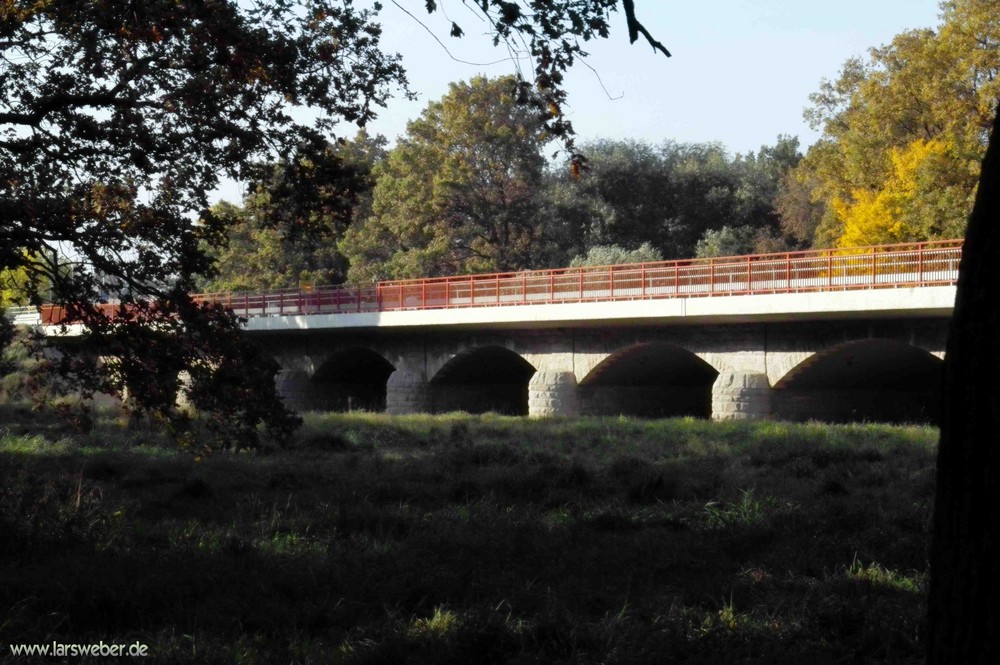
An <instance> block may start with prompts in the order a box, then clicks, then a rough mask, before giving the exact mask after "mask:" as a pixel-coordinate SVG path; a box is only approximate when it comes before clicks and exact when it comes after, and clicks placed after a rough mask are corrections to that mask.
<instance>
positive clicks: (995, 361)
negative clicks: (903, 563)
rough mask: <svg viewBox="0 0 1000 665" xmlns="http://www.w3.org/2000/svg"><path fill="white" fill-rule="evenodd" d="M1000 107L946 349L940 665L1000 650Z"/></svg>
mask: <svg viewBox="0 0 1000 665" xmlns="http://www.w3.org/2000/svg"><path fill="white" fill-rule="evenodd" d="M998 219H1000V113H997V114H996V117H995V120H994V122H993V131H992V134H991V135H990V141H989V146H988V148H987V151H986V157H985V158H984V160H983V164H982V169H981V172H980V178H979V187H978V191H977V193H976V201H975V205H974V207H973V209H972V214H971V215H970V217H969V224H968V230H967V232H966V241H965V248H964V251H963V255H962V263H961V266H960V268H959V277H958V293H957V296H956V299H955V311H954V314H953V316H952V321H951V329H950V332H949V335H948V345H947V349H946V355H945V391H944V394H945V402H944V413H943V418H942V421H941V440H940V445H939V447H938V458H937V488H936V494H935V500H934V539H933V543H932V546H931V576H930V578H931V579H930V598H929V601H928V603H929V613H928V633H927V637H928V654H929V658H928V662H929V663H931V664H932V665H945V664H950V663H970V664H973V665H976V664H982V665H986V664H987V663H995V662H997V660H1000V641H998V639H997V636H998V635H1000V625H998V622H1000V516H998V513H997V511H996V509H995V506H996V505H997V503H998V501H1000V446H998V445H997V432H998V431H1000V391H997V390H996V389H995V388H994V384H995V382H996V377H997V376H998V375H1000V344H998V343H997V340H1000V226H998V225H997V220H998Z"/></svg>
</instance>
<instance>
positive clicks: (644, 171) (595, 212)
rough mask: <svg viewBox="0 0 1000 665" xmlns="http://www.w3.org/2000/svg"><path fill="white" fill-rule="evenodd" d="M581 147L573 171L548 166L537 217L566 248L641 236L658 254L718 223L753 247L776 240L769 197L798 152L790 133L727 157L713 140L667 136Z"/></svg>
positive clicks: (691, 242) (690, 249) (628, 243)
mask: <svg viewBox="0 0 1000 665" xmlns="http://www.w3.org/2000/svg"><path fill="white" fill-rule="evenodd" d="M584 151H585V152H586V154H587V156H588V170H587V171H586V172H584V173H583V174H581V175H580V177H579V178H577V179H574V178H572V177H570V176H569V175H567V172H566V170H565V169H563V170H562V171H555V172H553V173H550V174H549V176H548V178H547V184H546V188H545V189H546V192H545V201H546V203H545V206H546V209H545V215H544V219H546V220H548V223H549V224H550V225H551V226H552V229H553V230H552V233H553V235H555V236H556V237H559V238H560V239H561V240H560V243H559V244H560V246H562V247H564V248H573V249H572V252H573V254H574V255H582V254H585V253H586V252H587V250H588V249H589V248H590V247H593V246H601V245H619V246H621V247H638V246H639V245H642V244H643V243H649V244H650V245H651V246H652V247H653V248H654V249H655V250H657V251H658V252H660V253H661V254H662V255H663V256H664V257H666V258H688V257H690V256H693V255H694V253H695V249H696V245H697V242H698V241H699V239H701V238H702V237H703V236H704V235H705V234H706V233H707V232H709V231H718V230H719V229H721V228H722V226H723V225H730V226H733V227H747V228H750V229H753V230H754V234H755V235H754V247H753V249H758V245H761V244H765V245H767V247H766V248H768V249H770V248H771V245H773V244H775V242H776V243H777V244H778V245H779V246H782V243H781V242H780V238H779V239H777V240H776V241H775V242H771V238H772V236H774V235H776V234H777V230H778V215H777V212H776V211H775V209H774V199H775V197H776V194H777V191H778V189H779V187H780V183H781V180H782V178H783V177H784V174H785V173H786V172H787V171H788V169H789V168H791V167H792V166H794V165H795V164H796V163H797V161H798V159H799V157H800V155H799V153H798V140H797V139H795V138H789V137H779V138H778V141H777V142H776V143H775V145H774V146H764V147H762V148H761V150H760V151H759V152H758V153H757V154H756V155H753V154H748V155H736V156H735V157H731V156H729V155H728V154H727V153H726V152H725V150H724V149H723V148H722V147H721V146H719V145H715V144H677V143H669V142H668V143H664V144H662V145H661V146H658V147H654V146H650V145H648V144H643V143H637V142H634V141H632V142H628V141H601V142H597V143H594V144H591V145H588V146H585V147H584Z"/></svg>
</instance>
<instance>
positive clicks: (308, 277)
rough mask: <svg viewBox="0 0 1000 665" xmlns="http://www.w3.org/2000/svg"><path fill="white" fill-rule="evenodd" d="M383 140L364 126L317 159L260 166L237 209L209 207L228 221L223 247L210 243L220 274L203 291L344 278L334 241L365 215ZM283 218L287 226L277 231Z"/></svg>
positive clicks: (275, 286)
mask: <svg viewBox="0 0 1000 665" xmlns="http://www.w3.org/2000/svg"><path fill="white" fill-rule="evenodd" d="M385 145H386V140H385V138H384V137H382V136H376V137H371V136H369V135H368V134H367V133H366V132H365V131H364V130H362V131H360V132H359V133H358V134H357V136H355V138H354V139H352V140H350V141H340V142H338V143H337V144H335V145H331V146H328V147H327V148H326V149H324V150H323V151H322V152H321V153H320V155H319V160H318V161H317V160H316V159H315V158H314V159H312V160H307V161H305V162H303V163H302V164H299V165H298V166H297V167H296V168H295V169H289V168H288V165H285V164H273V165H262V166H261V167H260V169H259V174H260V175H259V182H257V183H254V184H252V185H251V192H250V194H248V195H247V196H246V198H245V199H244V200H243V205H242V206H239V207H237V206H234V205H232V204H230V203H227V202H220V203H218V204H216V206H215V207H213V209H212V213H213V215H215V216H217V217H219V218H222V219H226V220H227V223H226V227H227V229H228V234H227V238H226V242H225V244H224V245H223V246H222V247H220V248H218V249H213V248H209V253H210V254H212V255H213V256H214V257H215V259H216V270H217V274H216V275H215V276H214V277H213V278H212V279H210V280H207V281H205V282H204V284H202V285H201V286H200V288H201V289H202V290H204V291H247V290H264V289H278V288H289V287H297V286H299V285H300V284H302V283H304V282H305V283H311V284H317V285H318V284H339V283H341V282H343V280H344V278H345V277H346V275H347V267H348V263H347V257H345V256H344V255H343V254H342V253H341V251H340V246H339V245H340V242H341V241H342V239H343V235H344V232H345V231H346V229H347V228H348V226H350V224H351V223H352V222H353V221H354V220H356V219H363V218H364V217H365V216H366V215H367V214H370V209H371V191H372V189H373V187H374V185H375V180H374V176H373V175H372V170H373V168H374V165H375V164H376V163H377V162H380V161H382V160H384V159H385V155H386V151H385ZM296 173H297V174H298V175H295V174H296ZM282 219H285V220H286V221H285V222H284V227H285V229H282V228H279V224H278V220H282ZM229 220H231V221H229ZM290 229H306V230H308V231H309V232H298V233H290V232H289V230H290Z"/></svg>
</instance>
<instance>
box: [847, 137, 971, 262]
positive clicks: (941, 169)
mask: <svg viewBox="0 0 1000 665" xmlns="http://www.w3.org/2000/svg"><path fill="white" fill-rule="evenodd" d="M953 154H954V150H953V147H952V146H951V145H949V143H948V142H947V141H944V140H942V139H932V140H930V141H924V140H916V141H913V142H912V143H910V144H908V145H906V146H903V147H900V148H893V149H892V150H891V151H890V155H889V162H890V167H889V169H888V173H887V176H886V178H885V180H884V181H883V182H882V186H881V188H880V189H877V190H871V189H854V190H852V191H851V197H850V198H851V200H849V201H848V200H844V199H843V198H840V197H837V198H835V199H834V200H833V202H832V205H833V210H834V212H835V213H836V215H837V217H839V218H840V221H841V223H842V225H843V226H842V228H843V233H842V234H841V236H840V238H839V239H838V241H837V244H838V245H839V246H840V247H858V246H862V245H878V244H888V243H900V242H910V241H918V240H927V239H928V238H931V237H934V236H936V235H939V233H940V229H938V228H936V227H935V224H936V220H937V219H939V218H940V216H941V215H942V214H943V212H944V211H945V210H946V209H948V208H950V207H951V206H952V203H953V202H952V199H953V198H954V197H953V196H952V195H953V194H954V192H952V191H951V189H952V188H951V187H950V186H949V184H948V183H947V182H942V176H943V175H944V176H945V177H947V173H948V172H949V171H953V170H954V169H955V168H956V164H955V160H954V158H953Z"/></svg>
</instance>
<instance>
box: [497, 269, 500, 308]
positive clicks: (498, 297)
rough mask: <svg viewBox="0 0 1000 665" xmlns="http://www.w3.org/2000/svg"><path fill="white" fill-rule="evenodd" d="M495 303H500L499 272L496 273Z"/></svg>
mask: <svg viewBox="0 0 1000 665" xmlns="http://www.w3.org/2000/svg"><path fill="white" fill-rule="evenodd" d="M497 304H498V305H499V304H500V273H497Z"/></svg>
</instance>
